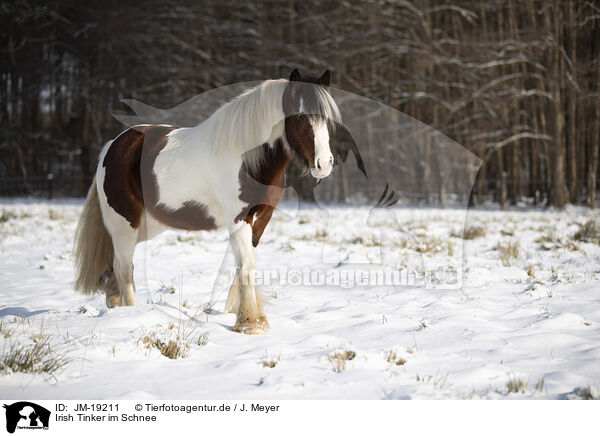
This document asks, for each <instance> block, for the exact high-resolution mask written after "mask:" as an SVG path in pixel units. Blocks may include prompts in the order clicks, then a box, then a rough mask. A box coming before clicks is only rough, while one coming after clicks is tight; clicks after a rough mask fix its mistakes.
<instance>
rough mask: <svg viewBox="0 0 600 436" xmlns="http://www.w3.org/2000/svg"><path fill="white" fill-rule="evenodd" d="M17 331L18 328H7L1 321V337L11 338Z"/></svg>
mask: <svg viewBox="0 0 600 436" xmlns="http://www.w3.org/2000/svg"><path fill="white" fill-rule="evenodd" d="M15 331H17V328H16V327H7V326H6V325H4V323H3V322H2V321H0V336H3V337H4V339H9V338H11V337H12V335H14V334H15Z"/></svg>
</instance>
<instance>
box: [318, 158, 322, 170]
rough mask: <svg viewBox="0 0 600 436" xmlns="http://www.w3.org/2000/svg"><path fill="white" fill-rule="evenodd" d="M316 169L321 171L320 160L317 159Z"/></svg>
mask: <svg viewBox="0 0 600 436" xmlns="http://www.w3.org/2000/svg"><path fill="white" fill-rule="evenodd" d="M317 168H318V169H321V160H320V159H317Z"/></svg>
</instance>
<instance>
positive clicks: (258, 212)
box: [235, 139, 290, 247]
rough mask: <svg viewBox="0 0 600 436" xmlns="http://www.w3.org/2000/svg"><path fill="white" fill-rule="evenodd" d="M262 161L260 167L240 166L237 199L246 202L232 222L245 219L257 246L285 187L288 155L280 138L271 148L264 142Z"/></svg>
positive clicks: (253, 241)
mask: <svg viewBox="0 0 600 436" xmlns="http://www.w3.org/2000/svg"><path fill="white" fill-rule="evenodd" d="M261 147H262V148H263V153H264V154H263V156H264V160H263V162H262V163H261V164H260V166H259V168H258V169H257V170H255V171H250V170H249V168H248V167H247V166H246V165H245V164H243V165H242V167H241V168H240V173H239V180H240V196H239V198H240V200H242V201H243V202H244V203H248V206H247V207H245V208H244V209H243V210H242V212H240V214H239V215H238V216H237V217H236V219H235V221H236V222H238V221H241V220H244V221H246V222H247V223H248V224H250V226H251V227H252V245H253V246H255V247H256V246H257V245H258V242H259V241H260V237H261V236H262V234H263V232H264V230H265V227H266V226H267V224H268V223H269V220H270V219H271V215H272V214H273V210H274V209H275V207H276V206H277V205H278V204H279V203H280V202H281V200H282V198H283V192H284V189H285V171H286V169H287V167H288V164H289V163H290V157H289V156H288V155H287V153H286V152H285V150H284V148H283V143H282V141H281V139H279V140H277V141H276V142H275V144H274V145H273V147H270V146H269V145H268V144H263V145H262V146H261Z"/></svg>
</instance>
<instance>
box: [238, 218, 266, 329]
mask: <svg viewBox="0 0 600 436" xmlns="http://www.w3.org/2000/svg"><path fill="white" fill-rule="evenodd" d="M230 243H231V248H232V250H233V254H234V257H235V263H236V274H235V279H234V282H233V284H232V285H231V289H230V291H229V298H228V307H229V308H230V309H237V320H236V323H235V325H234V326H233V330H235V331H238V332H242V333H246V334H250V335H260V334H263V333H264V332H265V331H266V330H267V329H268V328H269V323H268V322H267V317H266V316H265V314H264V312H263V302H262V299H261V298H260V295H259V294H258V292H257V290H256V286H255V266H256V248H255V247H254V246H253V245H252V227H251V226H250V224H248V223H247V222H245V221H240V222H239V223H237V224H236V225H235V226H234V227H233V228H231V229H230ZM235 306H237V308H236V307H235Z"/></svg>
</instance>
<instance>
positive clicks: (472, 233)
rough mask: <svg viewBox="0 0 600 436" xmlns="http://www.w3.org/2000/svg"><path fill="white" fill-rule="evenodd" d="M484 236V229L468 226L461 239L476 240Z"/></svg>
mask: <svg viewBox="0 0 600 436" xmlns="http://www.w3.org/2000/svg"><path fill="white" fill-rule="evenodd" d="M483 236H485V229H484V228H483V227H482V226H469V227H467V228H465V231H464V233H463V239H469V240H471V239H476V238H481V237H483Z"/></svg>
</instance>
